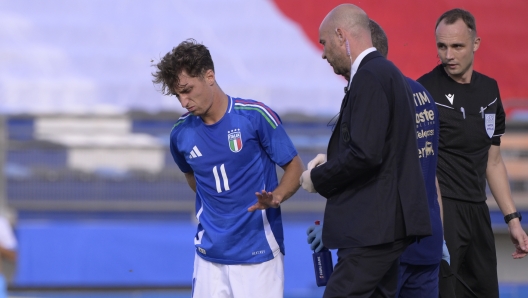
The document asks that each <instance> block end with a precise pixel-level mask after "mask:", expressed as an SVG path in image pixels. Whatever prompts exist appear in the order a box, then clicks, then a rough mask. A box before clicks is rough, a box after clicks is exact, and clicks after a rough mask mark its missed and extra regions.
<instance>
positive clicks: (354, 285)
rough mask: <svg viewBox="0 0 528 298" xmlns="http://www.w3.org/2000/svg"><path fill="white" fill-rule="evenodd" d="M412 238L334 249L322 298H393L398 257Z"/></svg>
mask: <svg viewBox="0 0 528 298" xmlns="http://www.w3.org/2000/svg"><path fill="white" fill-rule="evenodd" d="M414 240H415V238H414V237H412V238H407V239H404V240H398V241H395V242H393V243H388V244H382V245H375V246H368V247H357V248H340V249H338V250H337V263H336V265H335V267H334V272H333V273H332V275H331V276H330V279H329V280H328V284H327V285H326V289H325V292H324V296H323V297H324V298H338V297H339V298H344V297H347V298H348V297H354V298H359V297H362V298H363V297H364V298H368V297H394V296H395V295H396V290H397V287H398V266H399V257H400V255H401V254H402V253H403V251H404V250H405V249H406V248H407V246H409V245H410V244H411V243H412V242H413V241H414Z"/></svg>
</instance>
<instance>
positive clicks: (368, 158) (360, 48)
mask: <svg viewBox="0 0 528 298" xmlns="http://www.w3.org/2000/svg"><path fill="white" fill-rule="evenodd" d="M319 40H320V42H321V44H322V45H323V47H324V49H323V58H324V59H326V60H327V61H328V62H329V63H330V65H332V67H333V69H334V72H335V73H336V74H339V75H343V76H344V77H345V78H347V79H348V80H349V85H348V88H346V92H345V93H346V94H345V97H344V99H343V101H342V103H341V109H340V114H339V118H338V120H337V124H336V126H335V129H334V131H333V133H332V136H331V137H330V141H329V145H328V150H327V151H328V154H327V156H328V160H327V161H326V162H325V163H323V164H321V165H319V166H317V167H314V168H312V169H310V170H307V171H305V172H303V174H302V176H301V183H302V187H303V188H304V189H306V190H308V191H310V192H315V191H317V192H318V193H319V194H321V195H322V196H323V197H325V198H327V199H328V200H327V201H326V208H325V215H324V227H323V234H322V235H323V240H324V243H325V246H326V247H328V248H330V249H335V248H337V249H338V251H337V255H338V261H337V264H336V266H335V268H334V272H333V273H332V275H331V276H330V279H329V281H328V283H327V286H326V289H325V293H324V297H326V298H328V297H371V295H377V296H380V297H381V296H383V297H393V296H394V295H395V294H396V289H397V280H398V263H399V257H400V255H401V254H402V253H403V251H404V250H405V248H406V247H407V246H408V245H409V244H411V243H412V242H414V240H415V239H416V237H420V236H427V235H431V224H430V219H429V212H428V207H427V199H426V197H427V195H426V191H425V185H424V180H423V177H422V174H421V171H420V162H419V159H418V155H417V150H418V147H417V143H416V129H415V122H414V119H415V112H414V110H415V108H414V102H413V97H412V96H413V95H412V92H411V89H410V88H409V86H408V84H407V82H406V80H405V77H404V76H403V75H402V73H401V72H400V71H399V70H398V69H397V68H396V66H394V64H392V63H391V62H390V61H388V60H387V59H385V58H384V57H383V56H382V55H381V54H380V53H379V52H377V51H376V49H375V48H374V47H372V40H371V34H370V29H369V18H368V16H367V15H366V13H365V12H364V11H363V10H362V9H360V8H359V7H357V6H355V5H352V4H343V5H339V6H337V7H336V8H334V9H333V10H332V11H331V12H330V13H329V14H328V15H327V16H326V17H325V19H324V20H323V22H322V23H321V26H320V27H319ZM409 183H412V184H413V187H409Z"/></svg>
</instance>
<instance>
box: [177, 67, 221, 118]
mask: <svg viewBox="0 0 528 298" xmlns="http://www.w3.org/2000/svg"><path fill="white" fill-rule="evenodd" d="M179 79H180V82H179V86H176V87H175V89H174V91H175V93H176V97H177V98H178V100H179V101H180V103H181V105H182V107H183V108H184V109H187V111H189V112H190V113H192V114H193V115H194V116H204V115H207V113H208V112H209V109H210V108H211V106H212V105H213V84H214V72H213V71H212V70H208V71H207V72H206V73H205V75H204V76H203V77H191V76H189V75H188V74H187V73H186V72H185V71H183V72H182V73H181V74H180V75H179Z"/></svg>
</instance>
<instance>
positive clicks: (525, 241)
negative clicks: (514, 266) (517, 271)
mask: <svg viewBox="0 0 528 298" xmlns="http://www.w3.org/2000/svg"><path fill="white" fill-rule="evenodd" d="M508 229H509V230H510V238H511V241H512V243H513V246H515V251H514V252H513V253H512V256H513V258H514V259H522V258H524V257H525V256H526V255H527V254H528V236H526V232H524V230H523V229H522V227H521V223H520V222H519V221H518V219H512V220H511V221H510V223H509V224H508Z"/></svg>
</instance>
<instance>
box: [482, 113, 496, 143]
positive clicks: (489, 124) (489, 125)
mask: <svg viewBox="0 0 528 298" xmlns="http://www.w3.org/2000/svg"><path fill="white" fill-rule="evenodd" d="M484 120H485V122H484V126H485V127H486V132H487V133H488V136H489V137H490V138H491V137H493V133H494V132H495V114H485V116H484Z"/></svg>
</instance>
